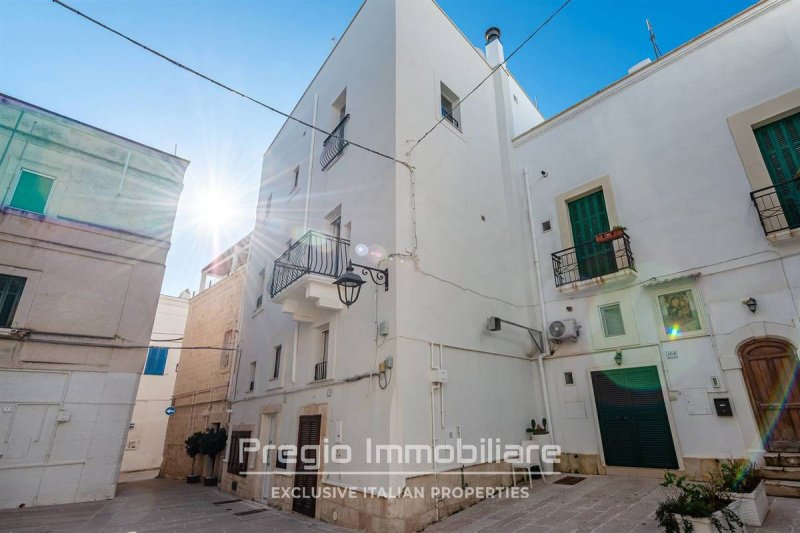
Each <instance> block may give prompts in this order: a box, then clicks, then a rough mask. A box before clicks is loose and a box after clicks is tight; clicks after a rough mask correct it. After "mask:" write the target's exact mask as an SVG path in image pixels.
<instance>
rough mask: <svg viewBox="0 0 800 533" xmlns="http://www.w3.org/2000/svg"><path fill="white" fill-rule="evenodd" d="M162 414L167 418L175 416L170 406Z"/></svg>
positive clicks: (173, 409)
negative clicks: (165, 414)
mask: <svg viewBox="0 0 800 533" xmlns="http://www.w3.org/2000/svg"><path fill="white" fill-rule="evenodd" d="M164 412H165V413H167V416H172V415H174V414H175V408H174V407H172V406H171V405H170V406H169V407H167V408H166V409H164Z"/></svg>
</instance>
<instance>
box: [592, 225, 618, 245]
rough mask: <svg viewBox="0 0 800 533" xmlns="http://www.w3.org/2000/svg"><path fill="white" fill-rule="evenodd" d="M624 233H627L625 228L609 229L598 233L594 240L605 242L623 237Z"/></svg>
mask: <svg viewBox="0 0 800 533" xmlns="http://www.w3.org/2000/svg"><path fill="white" fill-rule="evenodd" d="M624 233H625V228H614V229H612V230H609V231H604V232H603V233H598V234H597V235H595V237H594V240H595V242H596V243H598V244H600V243H604V242H611V241H615V240H617V239H621V238H622V235H623V234H624Z"/></svg>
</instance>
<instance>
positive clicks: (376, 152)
mask: <svg viewBox="0 0 800 533" xmlns="http://www.w3.org/2000/svg"><path fill="white" fill-rule="evenodd" d="M53 3H55V4H58V5H60V6H61V7H63V8H65V9H68V10H69V11H72V12H73V13H75V14H76V15H78V16H80V17H83V18H84V19H86V20H88V21H89V22H92V23H93V24H96V25H98V26H100V27H101V28H103V29H105V30H108V31H110V32H111V33H113V34H115V35H118V36H119V37H122V38H123V39H125V40H126V41H128V42H130V43H132V44H134V45H136V46H138V47H139V48H142V49H143V50H146V51H148V52H150V53H151V54H153V55H155V56H158V57H160V58H161V59H163V60H165V61H168V62H169V63H172V64H173V65H175V66H176V67H178V68H181V69H183V70H185V71H186V72H189V73H191V74H194V75H195V76H199V77H201V78H203V79H204V80H206V81H208V82H211V83H213V84H214V85H216V86H218V87H221V88H222V89H225V90H226V91H229V92H232V93H233V94H235V95H238V96H241V97H242V98H244V99H245V100H249V101H251V102H253V103H254V104H258V105H260V106H261V107H264V108H266V109H269V110H270V111H272V112H273V113H277V114H278V115H281V116H282V117H285V118H286V119H287V120H293V121H295V122H297V123H299V124H302V125H303V126H306V127H307V128H311V129H314V130H316V131H318V132H320V133H324V134H325V135H328V136H330V135H332V133H331V132H329V131H325V130H323V129H322V128H318V127H317V126H314V125H313V124H309V123H308V122H306V121H304V120H302V119H299V118H297V117H293V116H292V115H290V114H289V113H284V112H283V111H281V110H280V109H277V108H275V107H273V106H271V105H269V104H266V103H264V102H262V101H261V100H258V99H257V98H254V97H252V96H248V95H246V94H245V93H243V92H241V91H239V90H236V89H234V88H233V87H230V86H229V85H225V84H224V83H222V82H220V81H217V80H215V79H214V78H212V77H211V76H207V75H205V74H203V73H202V72H199V71H197V70H195V69H193V68H191V67H189V66H186V65H184V64H183V63H181V62H179V61H177V60H175V59H172V58H171V57H169V56H167V55H165V54H162V53H161V52H159V51H158V50H154V49H153V48H150V47H149V46H147V45H146V44H144V43H141V42H139V41H137V40H136V39H134V38H132V37H129V36H127V35H125V34H124V33H122V32H120V31H117V30H115V29H114V28H112V27H110V26H108V25H106V24H104V23H102V22H100V21H99V20H97V19H94V18H92V17H90V16H89V15H87V14H86V13H83V12H82V11H80V10H78V9H76V8H74V7H72V6H70V5H68V4H66V3H64V2H62V1H61V0H53ZM342 141H343V142H345V143H347V144H351V145H353V146H355V147H356V148H360V149H361V150H365V151H367V152H370V153H372V154H375V155H377V156H380V157H383V158H386V159H389V160H391V161H394V162H395V163H398V164H400V165H403V166H408V164H407V163H406V162H405V161H401V160H399V159H395V158H394V157H392V156H390V155H388V154H384V153H383V152H379V151H378V150H374V149H372V148H369V147H367V146H364V145H363V144H359V143H357V142H353V141H350V140H347V139H345V138H342Z"/></svg>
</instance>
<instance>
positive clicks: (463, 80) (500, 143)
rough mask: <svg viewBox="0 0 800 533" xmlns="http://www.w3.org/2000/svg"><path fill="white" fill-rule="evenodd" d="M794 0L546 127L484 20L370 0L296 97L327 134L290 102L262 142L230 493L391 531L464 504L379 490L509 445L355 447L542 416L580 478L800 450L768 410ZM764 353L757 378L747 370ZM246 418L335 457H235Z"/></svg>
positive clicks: (277, 436)
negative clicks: (418, 456)
mask: <svg viewBox="0 0 800 533" xmlns="http://www.w3.org/2000/svg"><path fill="white" fill-rule="evenodd" d="M798 5H799V4H798V2H797V1H796V0H787V1H780V0H771V1H765V2H761V3H759V4H757V5H756V6H754V7H752V8H750V9H748V10H747V11H745V12H743V13H741V14H740V15H738V16H737V17H734V18H733V19H731V20H729V21H727V22H725V23H723V24H722V25H720V26H719V27H717V28H714V29H713V30H711V31H709V32H707V33H706V34H703V35H702V36H700V37H698V38H697V39H695V40H693V41H692V42H690V43H688V44H687V45H685V46H683V47H681V48H679V49H677V50H675V51H673V52H671V53H670V54H668V55H666V56H664V57H663V58H661V59H659V60H658V61H656V62H655V63H653V64H651V65H648V66H644V67H643V68H641V69H640V70H637V71H634V72H633V74H630V75H629V76H626V77H625V78H623V79H622V80H620V81H619V82H617V83H616V84H614V85H612V86H611V87H608V88H607V89H605V90H603V91H600V92H599V93H598V94H596V95H595V96H593V97H591V98H589V99H587V100H585V101H583V102H581V103H579V104H577V105H575V106H573V107H572V108H570V109H568V110H567V111H565V112H563V113H561V114H559V115H558V116H556V117H553V118H551V119H549V120H547V121H545V120H544V119H543V118H542V116H541V115H540V114H539V112H538V111H537V110H536V108H535V106H534V105H533V104H532V103H531V101H530V99H529V98H528V97H527V96H526V95H525V93H524V92H523V90H522V89H521V88H520V87H519V85H518V84H517V83H516V81H515V80H514V78H513V77H512V76H511V75H510V74H509V73H508V72H507V71H506V70H505V68H500V69H498V70H497V71H496V72H494V74H492V67H493V66H494V65H497V64H498V63H500V62H501V61H502V60H503V51H502V44H501V43H500V40H499V39H497V38H496V37H498V34H499V32H496V31H495V30H494V29H490V30H489V31H487V35H486V37H487V45H486V50H485V52H484V51H481V50H476V49H475V48H474V47H473V46H472V45H471V44H470V42H469V40H468V39H467V38H466V37H465V36H464V35H463V34H461V33H460V31H459V30H458V29H457V28H456V27H455V26H454V25H453V24H452V22H451V21H450V20H449V19H448V18H447V17H446V15H445V14H444V13H443V12H442V11H441V10H440V9H439V7H438V6H437V5H436V4H435V3H434V2H431V1H416V2H379V1H373V0H368V1H367V2H365V3H364V5H363V6H362V7H361V9H360V10H359V12H358V14H357V15H356V17H355V18H354V20H353V21H352V23H351V25H350V26H349V27H348V29H347V30H346V32H345V34H344V35H343V36H342V38H341V39H340V40H339V42H338V43H337V45H336V47H335V48H334V50H333V51H332V53H331V55H330V56H329V57H328V59H327V60H326V62H325V63H324V64H323V66H322V68H321V69H320V71H319V72H318V73H317V75H316V77H315V78H314V80H313V81H312V82H311V85H310V86H309V88H308V89H307V90H306V92H305V93H304V95H303V96H302V98H301V99H300V101H299V103H298V105H297V107H296V108H295V110H294V111H293V113H292V114H293V116H295V117H297V118H299V119H301V120H304V121H306V122H308V123H311V124H314V125H316V126H318V127H319V128H321V129H322V130H324V131H333V134H332V135H331V136H329V137H327V138H326V136H325V135H321V134H320V133H318V132H315V131H314V130H312V129H310V128H307V127H305V126H303V125H301V124H298V123H295V122H292V121H289V122H287V123H286V124H285V125H284V127H283V129H282V130H281V131H280V132H279V134H278V135H277V137H276V138H275V140H274V141H273V143H272V145H271V146H270V147H269V148H268V150H267V152H266V154H265V156H264V165H263V171H262V181H261V191H260V197H259V206H258V214H257V222H256V227H255V230H254V233H253V241H252V253H251V256H250V263H249V267H248V281H247V286H246V290H245V299H244V303H243V318H242V331H241V337H240V339H241V350H240V351H241V353H240V356H239V361H238V366H237V368H238V372H237V375H236V377H235V388H234V391H235V394H234V397H233V403H232V414H231V425H230V429H231V439H230V449H229V451H228V453H227V456H226V462H225V466H224V468H225V470H226V472H227V473H226V474H224V475H223V478H222V488H223V489H224V490H228V491H232V492H234V493H236V494H238V495H240V496H244V497H250V498H253V499H261V500H264V501H267V502H269V503H271V504H273V505H276V506H279V507H282V508H284V509H293V510H295V511H298V512H303V513H305V514H308V515H311V516H316V517H318V518H322V519H323V520H326V521H331V522H336V523H340V524H343V525H347V526H351V527H357V528H363V529H367V530H373V531H385V530H392V531H395V530H396V531H407V530H414V529H416V528H420V527H422V526H424V525H425V524H427V523H430V522H432V521H434V520H437V519H439V518H441V517H443V516H446V515H447V514H450V513H452V512H455V511H457V510H458V509H460V508H463V507H464V506H465V505H469V504H471V503H473V502H474V501H475V499H474V498H469V497H467V498H431V497H428V498H422V499H419V498H417V499H415V498H410V499H409V498H399V497H393V496H392V492H391V491H392V490H394V491H395V492H394V495H395V496H396V495H397V494H398V491H400V489H402V488H404V487H405V488H414V487H423V488H427V489H430V488H431V487H443V486H445V487H462V488H464V487H467V486H473V487H475V486H479V485H501V484H506V485H507V484H508V483H509V482H510V480H511V478H510V476H509V475H507V474H505V472H508V465H507V464H505V463H502V462H500V463H496V462H493V461H492V460H486V461H483V462H480V464H479V465H472V464H467V461H458V460H456V461H446V460H441V461H440V460H438V459H437V458H435V457H434V458H433V459H431V460H415V461H414V460H412V461H393V462H391V464H387V463H386V462H383V463H380V462H377V461H376V460H375V455H374V449H372V448H370V445H372V446H374V445H375V444H392V445H400V446H403V445H412V446H421V445H429V446H437V445H442V444H451V443H453V444H454V443H455V442H457V441H459V440H460V441H461V443H462V444H466V445H477V446H480V445H481V444H482V443H485V442H486V439H489V438H491V439H497V440H498V441H499V442H501V443H504V444H520V442H521V441H522V440H524V439H526V438H527V437H526V431H525V430H526V428H528V427H530V423H531V419H534V420H535V421H536V422H537V423H539V424H541V425H542V426H546V427H547V429H549V430H550V431H549V432H547V433H545V434H544V435H542V436H538V438H537V441H540V442H543V443H550V442H555V444H558V445H560V446H561V447H562V449H563V453H562V455H561V464H560V465H559V469H560V470H562V471H569V472H584V473H611V474H613V473H615V472H623V471H624V469H625V468H638V469H642V470H639V472H641V471H644V469H651V471H653V472H663V470H664V469H665V468H671V469H676V470H683V471H685V472H687V473H688V474H689V475H691V476H700V475H702V473H703V472H704V471H707V470H708V469H709V468H711V467H712V466H713V465H714V464H715V460H716V459H721V458H740V457H748V458H751V459H755V460H758V461H762V460H763V459H764V456H765V453H766V452H770V453H772V452H775V453H777V452H779V451H782V452H784V453H786V452H791V451H793V450H794V451H800V448H798V450H795V448H796V447H797V446H798V442H800V435H794V434H793V431H795V428H800V423H796V422H797V420H800V419H795V418H792V417H794V416H795V414H796V413H795V412H794V411H792V410H791V409H788V412H789V413H790V416H789V417H788V418H776V417H775V416H774V411H775V410H776V409H774V408H773V405H774V404H775V403H776V401H777V403H778V404H780V402H781V400H780V398H778V399H777V400H776V397H775V395H774V391H782V392H783V393H785V394H784V396H785V397H784V401H787V402H788V403H787V405H788V404H793V400H791V399H792V398H794V396H793V395H795V394H800V393H798V392H797V390H796V386H795V385H793V381H792V376H793V375H794V374H793V372H795V370H792V369H794V368H796V359H797V357H796V347H797V334H796V329H795V323H796V320H797V319H798V317H797V308H796V305H797V301H796V298H794V293H793V291H794V290H795V287H796V285H797V284H798V281H800V279H798V278H797V276H796V275H794V273H795V272H796V270H797V266H798V265H797V264H796V260H795V259H793V258H794V257H795V251H794V247H795V246H796V243H794V242H793V241H792V237H793V236H794V234H795V233H796V228H797V227H798V226H800V215H797V213H796V210H795V208H794V207H791V206H792V205H794V204H793V202H794V196H793V195H794V194H795V193H794V192H792V191H791V190H789V189H787V187H786V186H785V185H782V181H783V180H786V179H790V178H789V177H788V176H790V175H791V174H793V173H794V172H795V171H796V170H797V165H800V155H798V154H800V149H798V147H797V144H794V145H792V144H790V143H792V142H793V143H797V140H796V139H797V138H800V137H791V136H792V135H793V134H792V133H791V131H794V132H795V133H796V132H797V131H800V130H797V129H795V130H791V128H792V127H799V126H797V125H796V123H795V122H793V121H796V120H797V118H796V117H797V112H798V110H800V103H798V101H797V98H798V94H800V79H798V75H800V71H798V70H797V68H796V65H797V64H800V62H798V43H797V40H796V37H795V35H794V33H792V31H791V28H792V27H793V26H792V24H793V21H796V20H798ZM434 36H435V38H434ZM434 41H435V44H434ZM756 72H757V73H758V74H757V75H756V74H754V73H756ZM484 78H487V79H486V81H485V83H483V85H482V86H481V87H480V89H479V90H476V91H475V92H474V93H472V94H471V95H470V97H469V99H467V100H465V101H464V102H463V105H459V102H460V99H461V98H463V97H464V96H466V95H467V94H468V93H469V91H470V90H471V89H473V88H474V87H475V85H476V84H477V83H478V82H480V81H481V80H483V79H484ZM440 120H441V121H442V122H441V124H439V125H438V127H436V128H435V129H433V130H431V131H430V132H429V130H430V129H431V127H432V126H433V125H434V124H435V123H436V122H438V121H440ZM781 121H782V122H781ZM776 124H777V125H776ZM770 125H771V126H770ZM764 126H770V127H771V128H772V129H768V130H759V128H762V127H764ZM776 128H777V129H776ZM426 132H429V133H428V134H426ZM765 132H766V133H765ZM770 132H772V133H770ZM778 132H783V135H784V137H785V138H791V139H793V140H789V141H786V140H785V139H784V140H781V141H780V142H782V143H783V144H782V145H781V147H782V149H783V150H784V152H782V154H783V155H780V154H779V155H777V156H775V157H778V158H779V159H780V158H782V159H780V161H781V162H780V163H774V162H767V163H765V161H767V160H769V158H770V155H769V154H768V153H767V152H765V151H764V150H770V149H768V148H767V147H766V145H765V144H764V142H765V141H763V140H762V141H759V140H757V137H756V136H757V135H762V137H761V138H762V139H767V140H769V139H772V140H773V141H774V140H775V139H776V137H775V135H778V134H779V133H778ZM787 132H788V133H787ZM763 135H766V136H767V137H763ZM770 135H772V137H770ZM343 139H346V140H347V141H351V142H354V143H362V144H365V145H368V146H369V147H370V148H371V149H373V150H376V151H378V152H380V153H381V154H383V156H381V155H376V154H374V153H369V152H367V151H365V150H361V149H359V148H358V147H357V146H354V145H352V144H351V145H346V143H345V142H344V141H343ZM782 139H783V137H782ZM759 142H761V143H762V144H761V145H759ZM784 145H785V146H784ZM771 150H772V152H770V153H772V154H774V153H775V149H774V148H772V149H771ZM792 150H795V151H794V152H793V151H792ZM786 154H789V155H786ZM791 154H794V155H791ZM765 155H767V160H765V159H764V156H765ZM387 156H388V157H387ZM770 165H772V167H770ZM781 165H783V166H781ZM791 165H795V166H794V167H792V166H791ZM771 169H772V170H771ZM775 169H778V170H775ZM778 171H779V172H782V173H783V174H782V175H781V176H777V174H775V172H778ZM776 176H777V177H776ZM775 183H779V186H778V189H774V188H773V189H771V190H770V187H773V186H774V184H775ZM765 188H766V189H765ZM754 191H755V192H754ZM751 192H753V194H754V197H753V198H751V195H750V193H751ZM754 203H755V205H757V206H758V209H756V208H755V207H754ZM659 208H660V209H659ZM787 213H788V214H787ZM687 214H690V216H687ZM796 219H797V220H796ZM762 223H763V224H762ZM796 223H797V224H796ZM622 225H624V226H626V227H627V228H626V229H624V230H623V229H622V228H620V229H619V231H620V233H619V234H617V233H615V232H614V231H613V230H614V228H615V226H622ZM602 233H609V235H605V236H600V234H602ZM598 239H599V240H601V241H603V242H598ZM349 260H350V261H353V262H354V263H357V264H360V265H364V266H367V267H370V268H374V269H378V270H383V269H386V271H385V272H383V274H384V275H385V274H388V282H387V280H386V279H383V278H382V277H380V276H378V277H375V271H370V270H364V269H363V268H362V267H360V266H355V268H354V273H355V274H358V275H361V276H362V277H363V278H364V279H365V280H366V284H365V285H363V286H362V288H361V293H360V297H359V299H358V300H357V301H356V302H355V303H354V304H353V305H352V306H351V307H350V308H346V307H345V306H344V305H343V304H342V301H341V300H340V298H339V294H338V293H337V291H336V287H335V286H334V285H333V284H332V281H333V280H334V279H335V278H336V277H337V276H339V275H341V274H342V273H343V270H344V268H345V267H346V266H347V262H348V261H349ZM751 298H752V300H751ZM743 302H747V303H743ZM748 304H749V305H748ZM751 307H753V308H754V309H755V311H753V310H751ZM489 317H496V318H499V319H501V320H500V321H499V322H496V321H495V322H493V324H494V327H492V328H487V319H488V318H489ZM554 322H555V323H556V324H553V323H554ZM512 323H513V324H512ZM498 324H499V325H500V326H501V327H500V328H499V329H498V327H497V325H498ZM517 325H521V326H523V327H521V328H520V327H517ZM551 325H552V327H551ZM525 328H530V329H531V330H533V331H530V330H526V329H525ZM490 329H492V330H494V331H490ZM536 330H539V331H544V335H543V336H542V337H540V336H539V335H538V332H537V331H536ZM754 341H756V342H760V343H761V344H751V342H754ZM537 345H538V346H537ZM540 346H541V348H542V349H540ZM762 360H769V362H768V364H769V365H771V368H773V370H774V373H773V374H771V375H772V376H773V378H772V381H770V382H769V383H766V384H764V383H761V384H759V383H756V382H754V381H753V380H752V379H750V378H749V377H748V372H752V367H753V366H754V365H755V366H758V365H760V364H762V363H761V362H760V361H762ZM765 364H766V363H765ZM786 368H788V369H789V370H788V371H787V370H785V369H786ZM542 369H544V370H543V371H542ZM748 369H749V370H748ZM787 372H788V374H787ZM762 385H764V386H763V387H762ZM759 387H760V388H759ZM765 387H771V388H770V389H769V390H771V391H773V392H768V391H767V389H766V388H765ZM786 398H789V400H786ZM798 401H800V397H798ZM754 406H755V407H754ZM756 407H757V408H756ZM784 407H785V406H784ZM759 409H760V410H759ZM777 410H778V411H781V412H783V411H786V409H784V410H783V411H782V410H781V409H780V407H779V408H778V409H777ZM544 419H546V420H547V424H544ZM787 420H788V422H787ZM773 422H774V423H775V424H778V423H780V425H778V426H776V427H778V430H775V431H773V430H772V429H771V428H772V425H773V424H772V423H773ZM631 436H633V438H631ZM248 438H258V439H260V441H261V444H262V445H264V444H273V445H286V444H291V445H298V446H301V445H304V444H324V443H327V444H328V445H333V444H342V445H346V446H348V447H349V449H350V450H351V452H352V455H351V457H349V458H348V459H349V460H348V461H346V462H337V461H335V460H333V458H341V457H339V456H337V455H335V454H334V455H333V456H330V455H329V456H328V457H326V458H325V459H324V460H323V461H322V466H321V470H320V471H308V470H304V469H303V468H301V467H295V466H294V465H292V464H286V462H285V459H286V457H285V456H281V455H280V454H279V453H275V452H274V450H273V451H272V452H270V453H268V454H267V455H266V456H264V455H262V454H261V453H255V452H251V453H249V454H242V453H241V448H240V446H239V443H240V442H242V439H248ZM326 439H327V441H326ZM370 451H372V452H373V454H372V456H371V457H370ZM332 457H333V458H332ZM769 457H771V456H770V455H769V454H767V458H769ZM767 463H768V464H769V461H767ZM296 468H297V470H296ZM248 471H249V472H251V473H252V472H258V473H259V475H252V474H251V475H247V476H245V475H241V474H240V473H242V472H248ZM477 473H482V474H483V475H482V476H481V477H477V476H475V475H476V474H477ZM471 476H475V477H471ZM281 487H295V488H298V489H302V488H308V487H344V488H355V489H356V492H358V493H359V494H362V495H363V497H360V498H336V497H321V498H303V497H286V496H285V493H283V494H284V495H282V496H281V495H280V494H281V493H276V492H275V491H274V490H273V489H275V488H281ZM365 487H373V488H375V487H377V488H382V489H387V490H388V491H389V496H388V497H386V498H384V499H382V500H380V502H381V503H380V504H377V505H376V504H375V503H374V501H373V500H374V498H369V497H367V494H368V493H369V492H370V491H369V490H365ZM276 494H278V495H277V496H276ZM295 494H296V493H295ZM427 494H428V496H430V495H431V492H428V493H427Z"/></svg>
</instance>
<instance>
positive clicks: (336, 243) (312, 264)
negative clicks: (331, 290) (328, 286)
mask: <svg viewBox="0 0 800 533" xmlns="http://www.w3.org/2000/svg"><path fill="white" fill-rule="evenodd" d="M349 248H350V241H348V240H347V239H342V238H339V237H334V236H333V235H326V234H324V233H320V232H318V231H314V230H311V231H309V232H308V233H306V234H305V235H303V236H302V237H300V239H299V240H298V241H297V242H295V243H293V244H292V245H291V246H290V247H289V249H288V250H286V251H285V252H283V254H282V255H281V256H280V257H279V258H277V259H276V260H275V265H274V266H273V268H272V276H271V277H270V280H269V295H270V296H271V297H273V298H274V297H275V295H276V294H278V293H279V292H281V291H282V290H284V289H285V288H287V287H288V286H289V285H291V284H292V283H294V282H295V281H297V280H299V279H300V278H302V277H303V276H305V275H306V274H321V275H323V276H330V277H332V278H338V277H339V276H340V275H341V274H342V272H344V271H345V269H346V268H347V261H348V257H347V253H348V250H349Z"/></svg>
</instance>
